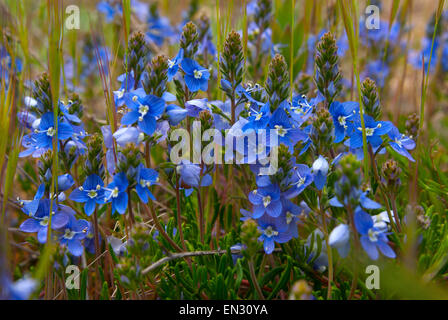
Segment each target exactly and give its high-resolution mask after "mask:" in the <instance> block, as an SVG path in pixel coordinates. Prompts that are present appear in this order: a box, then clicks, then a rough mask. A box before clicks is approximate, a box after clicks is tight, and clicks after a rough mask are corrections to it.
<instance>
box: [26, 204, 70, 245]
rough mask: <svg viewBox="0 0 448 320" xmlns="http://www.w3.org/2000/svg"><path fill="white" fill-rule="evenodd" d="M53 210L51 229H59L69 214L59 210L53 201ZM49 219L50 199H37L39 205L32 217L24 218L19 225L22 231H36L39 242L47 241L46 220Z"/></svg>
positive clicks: (64, 223)
mask: <svg viewBox="0 0 448 320" xmlns="http://www.w3.org/2000/svg"><path fill="white" fill-rule="evenodd" d="M53 210H54V211H56V213H53V214H52V217H51V229H55V230H56V229H60V228H62V227H64V226H65V225H66V224H67V223H68V220H69V216H70V215H67V214H65V213H61V212H59V210H58V208H57V206H56V203H53ZM49 219H50V200H49V199H42V200H40V201H39V207H38V209H37V211H36V213H35V214H34V215H33V216H32V218H30V219H27V220H25V221H24V222H23V223H22V224H21V225H20V227H19V229H20V230H21V231H23V232H29V233H34V232H37V240H38V241H39V242H40V243H45V242H46V241H47V230H48V221H49Z"/></svg>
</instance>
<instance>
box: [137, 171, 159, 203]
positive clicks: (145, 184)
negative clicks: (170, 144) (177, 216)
mask: <svg viewBox="0 0 448 320" xmlns="http://www.w3.org/2000/svg"><path fill="white" fill-rule="evenodd" d="M158 181H159V173H158V172H157V171H156V170H154V169H148V168H145V167H144V166H143V165H142V164H140V166H139V167H138V171H137V185H136V187H135V190H136V191H137V194H138V196H139V197H140V199H141V200H142V201H143V202H144V203H147V202H148V198H150V199H152V200H156V198H155V197H154V195H153V194H152V193H151V191H149V187H150V186H152V185H154V184H157V182H158Z"/></svg>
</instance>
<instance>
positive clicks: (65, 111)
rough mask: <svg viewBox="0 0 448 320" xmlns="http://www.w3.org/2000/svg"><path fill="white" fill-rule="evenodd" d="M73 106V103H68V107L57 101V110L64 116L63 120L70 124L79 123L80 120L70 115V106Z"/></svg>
mask: <svg viewBox="0 0 448 320" xmlns="http://www.w3.org/2000/svg"><path fill="white" fill-rule="evenodd" d="M72 104H73V102H69V103H68V105H65V104H64V102H63V101H61V100H59V103H58V105H59V110H61V112H62V115H63V116H64V119H65V120H66V121H67V122H68V123H70V122H73V123H80V122H81V119H79V118H78V116H76V115H75V114H71V113H70V110H69V108H70V106H71V105H72Z"/></svg>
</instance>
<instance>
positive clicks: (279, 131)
mask: <svg viewBox="0 0 448 320" xmlns="http://www.w3.org/2000/svg"><path fill="white" fill-rule="evenodd" d="M274 127H275V130H277V134H278V135H279V136H280V137H284V136H285V134H286V133H287V132H288V130H287V129H285V128H283V126H279V125H275V126H274Z"/></svg>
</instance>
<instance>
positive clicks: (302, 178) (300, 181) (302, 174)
mask: <svg viewBox="0 0 448 320" xmlns="http://www.w3.org/2000/svg"><path fill="white" fill-rule="evenodd" d="M293 170H294V171H293V172H292V174H291V177H290V178H288V179H287V180H288V181H286V184H287V185H289V189H288V190H287V191H285V192H284V193H283V195H284V196H285V197H286V198H287V199H291V198H294V197H296V196H298V195H299V194H300V193H302V191H303V190H305V188H306V187H308V186H309V185H310V184H311V183H312V182H313V181H314V177H313V174H312V173H311V169H310V168H309V167H308V166H307V165H305V164H297V165H296V166H295V167H294V169H293Z"/></svg>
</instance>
